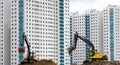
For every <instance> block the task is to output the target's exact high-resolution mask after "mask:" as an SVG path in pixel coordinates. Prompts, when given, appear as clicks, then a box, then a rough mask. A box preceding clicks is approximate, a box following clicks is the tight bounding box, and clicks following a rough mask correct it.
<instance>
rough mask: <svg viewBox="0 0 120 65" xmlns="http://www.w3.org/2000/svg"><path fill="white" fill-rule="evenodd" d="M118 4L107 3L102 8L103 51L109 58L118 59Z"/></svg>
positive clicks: (119, 39) (119, 17)
mask: <svg viewBox="0 0 120 65" xmlns="http://www.w3.org/2000/svg"><path fill="white" fill-rule="evenodd" d="M119 43H120V6H117V5H108V6H107V7H105V8H104V10H103V49H104V50H103V52H104V53H105V54H107V56H108V59H109V60H120V50H119V49H120V44H119Z"/></svg>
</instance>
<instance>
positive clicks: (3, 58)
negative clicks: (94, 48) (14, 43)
mask: <svg viewBox="0 0 120 65" xmlns="http://www.w3.org/2000/svg"><path fill="white" fill-rule="evenodd" d="M9 64H10V0H9V1H8V0H0V65H9Z"/></svg>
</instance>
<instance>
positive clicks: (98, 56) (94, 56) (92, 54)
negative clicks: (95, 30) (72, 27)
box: [68, 32, 108, 63]
mask: <svg viewBox="0 0 120 65" xmlns="http://www.w3.org/2000/svg"><path fill="white" fill-rule="evenodd" d="M78 38H80V39H81V40H82V41H84V42H85V43H86V44H88V45H89V46H90V48H91V50H89V51H88V60H85V61H84V62H83V63H87V62H92V61H94V60H108V57H107V55H105V54H103V53H98V52H97V50H96V49H95V47H94V45H93V44H92V42H90V41H89V40H88V39H85V38H83V37H81V36H78V32H76V33H75V34H74V44H73V46H72V47H70V48H68V52H69V54H70V53H71V52H72V51H73V50H75V49H76V46H77V40H78Z"/></svg>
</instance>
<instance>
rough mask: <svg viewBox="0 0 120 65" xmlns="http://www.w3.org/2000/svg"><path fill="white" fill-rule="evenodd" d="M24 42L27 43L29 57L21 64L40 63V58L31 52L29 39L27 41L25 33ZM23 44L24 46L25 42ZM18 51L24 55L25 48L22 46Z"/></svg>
mask: <svg viewBox="0 0 120 65" xmlns="http://www.w3.org/2000/svg"><path fill="white" fill-rule="evenodd" d="M23 40H25V42H26V45H27V49H28V53H27V56H24V59H23V61H22V62H21V64H31V63H35V62H37V61H39V58H38V56H35V55H34V52H31V50H30V45H29V42H28V39H27V36H26V35H25V33H23ZM23 44H24V42H23ZM18 50H19V52H23V53H24V52H25V47H24V46H21V47H19V49H18Z"/></svg>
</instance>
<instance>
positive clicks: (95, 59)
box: [18, 32, 120, 65]
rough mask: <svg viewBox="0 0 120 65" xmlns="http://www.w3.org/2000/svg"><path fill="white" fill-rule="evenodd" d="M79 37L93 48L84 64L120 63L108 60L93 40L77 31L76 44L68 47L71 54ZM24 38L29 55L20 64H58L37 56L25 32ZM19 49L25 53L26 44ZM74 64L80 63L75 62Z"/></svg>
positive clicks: (75, 35)
mask: <svg viewBox="0 0 120 65" xmlns="http://www.w3.org/2000/svg"><path fill="white" fill-rule="evenodd" d="M78 38H79V39H80V40H82V41H84V42H85V43H86V44H89V46H90V47H91V50H89V51H88V52H87V53H88V60H85V61H84V62H83V64H82V65H120V62H119V61H108V57H107V55H106V54H104V53H98V52H97V50H96V49H95V47H94V45H93V44H92V42H90V41H89V40H87V39H85V38H83V37H81V36H79V35H78V33H77V32H76V33H75V34H74V43H73V44H74V45H73V46H72V47H70V48H68V53H69V54H70V53H72V51H73V50H75V49H76V46H77V40H78ZM23 40H24V41H25V42H26V45H27V49H28V52H27V56H24V59H23V61H22V62H21V63H20V64H19V65H57V64H56V63H55V62H54V61H52V60H46V59H43V60H39V58H38V56H35V55H34V53H33V52H31V49H30V45H29V43H28V40H27V37H26V35H25V33H24V34H23ZM23 44H24V42H23ZM18 50H19V52H22V53H25V47H24V46H21V47H19V49H18ZM72 65H78V64H74V63H73V64H72Z"/></svg>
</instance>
